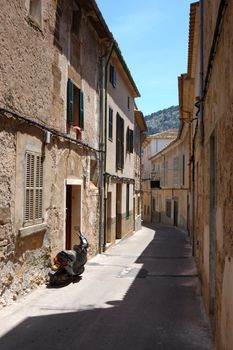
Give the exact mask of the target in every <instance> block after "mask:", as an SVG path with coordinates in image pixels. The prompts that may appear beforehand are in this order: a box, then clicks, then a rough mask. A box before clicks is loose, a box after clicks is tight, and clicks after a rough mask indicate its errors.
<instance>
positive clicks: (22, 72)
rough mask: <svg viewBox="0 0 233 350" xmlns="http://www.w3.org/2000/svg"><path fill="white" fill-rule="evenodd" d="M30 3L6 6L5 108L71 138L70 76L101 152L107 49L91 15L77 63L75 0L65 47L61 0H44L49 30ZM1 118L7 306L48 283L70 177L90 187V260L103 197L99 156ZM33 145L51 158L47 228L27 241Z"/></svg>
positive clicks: (0, 264) (1, 233) (1, 248)
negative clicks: (94, 172)
mask: <svg viewBox="0 0 233 350" xmlns="http://www.w3.org/2000/svg"><path fill="white" fill-rule="evenodd" d="M28 6H29V2H28V1H23V0H21V1H16V0H15V1H11V2H10V3H9V2H4V4H3V5H2V6H1V13H0V19H1V22H2V23H4V26H1V29H0V36H1V38H2V42H1V63H0V73H1V76H0V90H1V96H0V107H6V108H9V109H11V110H13V111H15V112H18V113H19V114H22V115H23V116H26V117H28V118H30V119H36V120H37V121H41V122H43V124H45V125H47V126H49V127H52V128H55V129H58V130H59V131H62V132H64V133H65V132H66V131H67V130H66V128H67V125H66V98H67V97H66V96H67V79H68V77H70V78H72V79H74V80H76V82H77V84H78V86H79V87H81V88H82V89H83V90H84V94H85V101H84V108H85V121H84V123H85V124H84V128H85V130H84V132H83V135H82V139H83V141H84V142H86V143H89V144H90V145H91V146H92V147H95V148H98V116H99V95H98V91H99V90H98V89H99V86H98V77H99V75H98V68H99V66H98V59H99V50H100V46H99V41H98V38H97V36H96V33H95V32H94V31H93V29H92V28H91V26H89V24H88V20H87V18H86V17H85V14H83V17H82V25H81V32H80V36H81V39H80V45H81V47H82V50H81V58H80V60H79V61H77V62H76V63H75V61H74V57H73V56H74V50H72V48H71V45H70V44H71V42H72V43H74V41H73V39H72V40H70V36H69V28H70V27H69V26H70V23H71V22H70V19H71V16H72V4H71V2H69V3H65V2H63V6H64V7H63V8H62V10H63V11H64V12H63V14H64V16H63V17H62V18H63V20H62V21H61V27H60V29H61V30H60V33H63V37H62V39H63V40H62V43H63V44H64V47H62V48H58V47H57V46H55V45H54V28H55V19H56V10H57V8H56V2H51V1H43V12H42V24H41V26H37V25H35V23H33V22H32V20H31V18H30V17H29V16H28ZM70 50H71V51H70ZM81 64H82V66H81ZM81 68H82V69H81ZM78 69H79V70H78ZM77 70H78V71H77ZM0 117H1V123H0V164H1V167H0V173H1V174H0V175H1V176H0V269H1V271H2V273H1V276H2V278H1V285H0V305H5V304H7V303H10V302H11V301H12V300H13V299H17V297H18V296H20V295H22V294H24V293H26V292H28V291H29V290H30V289H31V288H34V287H35V286H37V285H38V284H40V283H42V282H44V280H45V277H46V274H47V267H48V265H49V263H50V259H51V257H52V256H53V255H54V254H55V253H56V252H57V251H58V250H60V249H62V248H64V247H65V206H66V205H65V203H66V199H65V184H66V179H68V178H71V179H76V180H80V181H81V182H82V186H81V188H82V189H81V191H82V204H81V205H82V208H81V211H82V226H81V228H82V230H83V232H85V234H86V236H87V238H88V240H89V243H90V248H89V256H93V255H95V254H96V253H97V252H98V245H99V223H98V218H99V196H98V189H97V188H96V187H95V186H94V184H93V183H92V182H91V180H92V179H91V178H90V167H89V165H90V156H93V157H95V156H96V155H94V154H93V153H91V152H88V151H87V150H85V151H84V150H83V149H82V148H80V147H78V146H77V145H75V144H72V143H70V142H67V141H65V140H64V139H62V138H59V139H58V138H57V137H54V136H52V137H51V142H50V143H49V144H48V145H45V143H44V142H43V141H44V133H43V131H41V130H39V129H37V128H35V127H34V126H28V125H26V124H24V123H21V122H20V123H19V122H17V121H16V120H13V119H9V120H8V119H7V118H6V117H3V116H0ZM75 135H76V134H75V133H72V134H70V136H72V137H74V136H75ZM27 147H29V148H31V147H32V148H33V149H35V148H36V149H37V150H38V152H40V153H41V154H43V155H44V162H43V169H44V191H43V222H44V226H43V229H39V228H38V227H37V228H38V229H35V227H33V229H34V231H35V232H32V233H30V234H29V235H28V236H25V235H24V236H22V230H21V229H22V228H23V225H24V223H23V206H24V195H25V194H24V188H25V151H26V150H27ZM16 174H17V176H16Z"/></svg>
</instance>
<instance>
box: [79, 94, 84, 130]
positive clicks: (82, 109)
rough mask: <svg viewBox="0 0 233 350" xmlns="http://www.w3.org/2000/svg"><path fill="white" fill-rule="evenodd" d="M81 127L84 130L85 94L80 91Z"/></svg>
mask: <svg viewBox="0 0 233 350" xmlns="http://www.w3.org/2000/svg"><path fill="white" fill-rule="evenodd" d="M79 127H80V128H81V129H84V93H83V91H82V90H80V89H79Z"/></svg>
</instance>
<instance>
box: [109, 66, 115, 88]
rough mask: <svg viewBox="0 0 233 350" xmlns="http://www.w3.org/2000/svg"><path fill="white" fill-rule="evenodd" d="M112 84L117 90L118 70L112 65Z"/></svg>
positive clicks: (110, 77)
mask: <svg viewBox="0 0 233 350" xmlns="http://www.w3.org/2000/svg"><path fill="white" fill-rule="evenodd" d="M109 79H110V83H111V84H112V86H113V87H114V88H115V87H116V68H115V67H114V66H112V65H111V64H110V75H109Z"/></svg>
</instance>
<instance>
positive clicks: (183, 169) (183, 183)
mask: <svg viewBox="0 0 233 350" xmlns="http://www.w3.org/2000/svg"><path fill="white" fill-rule="evenodd" d="M182 185H183V186H184V185H185V155H184V154H183V156H182Z"/></svg>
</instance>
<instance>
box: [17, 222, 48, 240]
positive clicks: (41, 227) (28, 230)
mask: <svg viewBox="0 0 233 350" xmlns="http://www.w3.org/2000/svg"><path fill="white" fill-rule="evenodd" d="M47 227H48V225H47V223H45V222H43V223H42V224H36V225H33V226H28V227H22V228H20V229H19V234H20V237H27V236H30V235H33V234H34V233H38V232H42V231H46V229H47Z"/></svg>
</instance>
